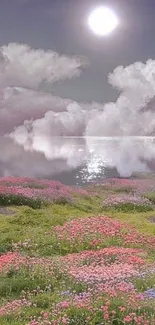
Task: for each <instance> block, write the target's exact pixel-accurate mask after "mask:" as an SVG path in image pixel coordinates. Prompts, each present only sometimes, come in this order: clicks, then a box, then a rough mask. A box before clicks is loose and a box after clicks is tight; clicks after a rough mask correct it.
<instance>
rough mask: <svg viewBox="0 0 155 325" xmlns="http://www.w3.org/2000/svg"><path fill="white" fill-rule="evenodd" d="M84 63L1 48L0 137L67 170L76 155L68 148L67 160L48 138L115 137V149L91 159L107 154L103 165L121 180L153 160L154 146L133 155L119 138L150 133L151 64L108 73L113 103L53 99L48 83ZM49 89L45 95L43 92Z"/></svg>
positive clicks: (153, 125) (153, 113) (154, 125)
mask: <svg viewBox="0 0 155 325" xmlns="http://www.w3.org/2000/svg"><path fill="white" fill-rule="evenodd" d="M86 63H87V61H86V60H85V59H83V58H78V57H67V56H63V55H62V56H60V55H59V54H58V53H55V52H52V51H51V50H49V51H44V50H40V49H39V50H33V49H31V48H30V47H28V46H27V45H19V44H9V45H8V46H3V47H2V48H1V49H0V88H1V93H0V132H1V134H3V135H4V134H6V133H7V134H8V133H9V137H10V139H11V140H10V141H14V143H16V145H17V146H20V147H21V148H22V150H25V153H27V154H28V153H29V154H33V153H37V154H38V155H42V157H44V158H46V159H47V160H48V161H49V162H52V161H53V159H54V160H55V159H64V160H65V162H66V165H67V166H70V168H71V166H72V167H75V166H77V165H78V164H79V159H80V160H81V155H79V153H78V156H76V152H75V150H74V145H73V144H72V145H71V148H72V151H73V156H72V155H71V157H70V160H68V157H67V150H69V149H68V147H66V148H67V149H65V150H64V147H63V149H62V150H60V152H59V150H57V149H56V147H57V146H58V143H59V146H60V142H58V143H56V142H55V141H56V140H55V139H54V137H78V136H86V137H88V139H89V137H90V136H97V137H109V136H110V137H111V136H121V137H123V139H122V140H121V142H120V143H119V146H120V148H119V149H117V146H116V147H115V145H116V143H115V142H114V145H113V144H110V145H109V148H108V147H106V150H105V149H104V148H103V146H102V148H101V154H100V153H99V150H97V147H96V152H97V155H98V156H102V158H103V157H104V156H106V154H108V155H109V157H111V159H112V160H111V165H110V158H108V159H107V162H108V164H109V166H110V167H112V166H113V167H116V168H117V170H118V172H119V173H120V174H121V175H122V176H125V175H126V176H128V175H130V174H131V173H132V171H134V170H135V169H136V168H137V169H138V170H141V169H143V168H147V167H148V164H149V165H150V161H151V160H152V159H154V158H155V154H154V143H153V144H152V145H149V149H148V150H147V151H146V152H147V154H146V153H145V154H144V150H142V149H141V146H138V147H137V148H138V149H136V150H137V153H136V150H135V148H134V146H133V143H131V141H128V140H127V139H126V138H124V137H126V136H148V135H155V106H154V105H155V104H154V102H155V100H154V99H155V60H148V61H147V62H146V63H142V62H136V63H134V64H131V65H130V66H128V67H123V66H120V67H117V68H116V69H115V70H114V71H113V72H112V73H111V74H109V77H108V80H109V84H110V85H111V86H112V87H114V88H116V89H117V90H118V93H119V95H118V98H117V100H116V102H109V103H106V104H103V103H96V102H94V103H76V102H73V101H71V100H70V99H62V98H57V97H54V96H53V95H52V85H53V83H54V82H57V81H59V80H64V79H66V78H73V77H77V76H79V75H80V73H81V70H82V68H83V67H85V65H86ZM49 85H50V90H51V93H49V92H47V89H49V88H48V86H49ZM7 139H8V138H7ZM68 146H69V144H68ZM90 148H91V146H90V143H89V142H87V141H86V146H85V150H86V151H85V150H84V152H87V154H88V155H91V150H92V149H90ZM110 148H112V149H110ZM133 148H134V149H133ZM132 150H134V152H135V153H134V158H133V157H132V156H131V151H132ZM54 155H57V158H53V157H54ZM59 156H61V158H60V157H59ZM62 156H63V157H62ZM73 157H75V158H76V159H73ZM79 157H80V158H79ZM82 157H83V155H82ZM120 157H121V160H120ZM83 159H84V158H83ZM105 161H106V157H105ZM77 162H78V163H77ZM127 165H128V167H127Z"/></svg>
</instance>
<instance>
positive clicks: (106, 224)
mask: <svg viewBox="0 0 155 325" xmlns="http://www.w3.org/2000/svg"><path fill="white" fill-rule="evenodd" d="M154 315H155V176H154V175H148V177H143V178H137V179H109V180H104V181H102V182H100V183H94V184H91V185H89V186H87V187H86V188H84V189H82V188H76V187H69V186H66V185H63V184H61V183H60V182H56V181H48V180H40V179H35V178H34V179H32V178H31V179H30V178H15V177H5V178H0V325H21V324H22V325H62V324H68V325H127V324H132V325H141V324H143V325H154V324H155V316H154Z"/></svg>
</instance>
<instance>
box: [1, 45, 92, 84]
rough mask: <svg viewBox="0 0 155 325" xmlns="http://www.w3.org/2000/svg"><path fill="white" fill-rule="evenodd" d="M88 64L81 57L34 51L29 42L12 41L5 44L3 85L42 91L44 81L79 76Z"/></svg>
mask: <svg viewBox="0 0 155 325" xmlns="http://www.w3.org/2000/svg"><path fill="white" fill-rule="evenodd" d="M85 63H86V62H85V60H84V59H83V58H80V57H67V56H65V55H59V54H58V53H56V52H53V51H51V50H48V51H45V50H42V49H36V50H34V49H31V48H30V47H29V46H28V45H22V44H16V43H11V44H8V45H7V46H2V47H1V56H0V65H2V69H1V68H0V87H8V86H18V87H23V88H28V89H34V90H38V88H39V87H41V85H42V84H43V83H50V84H51V83H53V82H56V81H58V80H64V79H66V78H69V79H70V78H73V77H76V76H79V75H80V73H81V67H82V66H83V65H85Z"/></svg>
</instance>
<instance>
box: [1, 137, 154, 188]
mask: <svg viewBox="0 0 155 325" xmlns="http://www.w3.org/2000/svg"><path fill="white" fill-rule="evenodd" d="M0 150H1V153H2V154H1V156H0V175H1V176H6V175H15V176H30V177H32V176H35V177H45V178H46V177H47V178H50V179H59V180H60V181H62V182H64V183H66V184H71V185H75V184H78V185H81V184H87V183H88V182H92V181H95V180H100V179H102V178H107V177H117V176H121V177H130V176H131V175H132V173H134V172H147V171H150V170H153V171H155V139H154V138H149V137H140V138H138V137H130V138H129V137H128V138H108V137H107V138H95V137H87V138H57V137H53V138H52V139H51V138H50V139H47V138H46V139H44V138H43V137H40V139H38V138H37V140H36V143H35V146H32V145H31V144H29V145H27V147H25V148H23V146H20V145H17V144H15V143H14V142H13V140H11V139H9V138H4V137H3V138H0Z"/></svg>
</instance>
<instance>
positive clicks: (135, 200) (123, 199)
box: [103, 194, 152, 207]
mask: <svg viewBox="0 0 155 325" xmlns="http://www.w3.org/2000/svg"><path fill="white" fill-rule="evenodd" d="M125 203H130V204H133V205H148V206H149V205H150V206H151V205H152V204H151V202H150V201H149V200H148V199H147V198H144V197H141V196H139V195H131V194H130V195H128V194H119V195H110V196H108V197H107V198H106V199H105V200H104V201H103V206H105V207H113V206H117V205H120V204H125Z"/></svg>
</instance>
